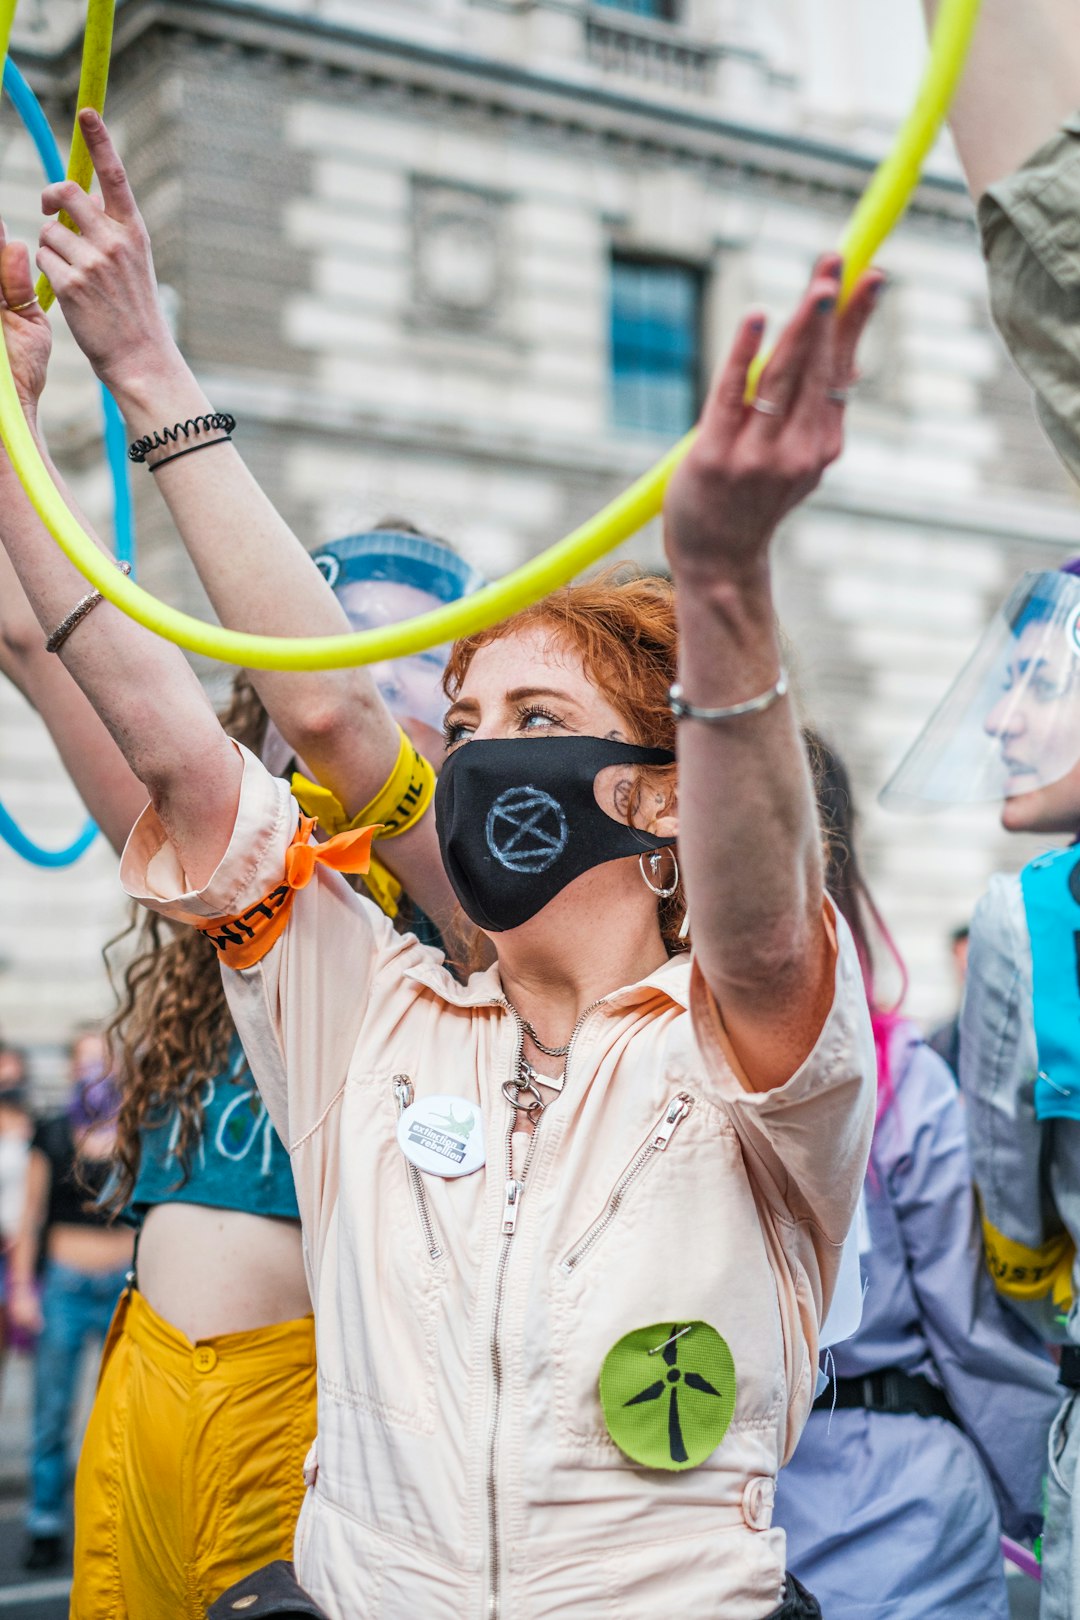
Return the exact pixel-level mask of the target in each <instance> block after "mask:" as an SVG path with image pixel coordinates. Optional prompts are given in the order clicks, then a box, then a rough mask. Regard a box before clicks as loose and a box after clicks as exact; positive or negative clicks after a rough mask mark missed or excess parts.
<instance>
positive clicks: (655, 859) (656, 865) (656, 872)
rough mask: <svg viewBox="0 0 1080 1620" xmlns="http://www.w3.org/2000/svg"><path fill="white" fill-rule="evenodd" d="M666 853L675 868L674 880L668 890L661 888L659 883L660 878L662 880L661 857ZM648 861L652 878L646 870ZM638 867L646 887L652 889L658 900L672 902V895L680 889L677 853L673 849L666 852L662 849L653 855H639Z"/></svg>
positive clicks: (654, 851) (656, 850) (655, 850)
mask: <svg viewBox="0 0 1080 1620" xmlns="http://www.w3.org/2000/svg"><path fill="white" fill-rule="evenodd" d="M665 853H666V854H668V855H670V856H671V860H672V864H673V865H674V867H675V876H674V877H673V878H672V880H671V882H670V884H669V885H668V887H667V888H666V889H665V888H663V887H662V886H661V884H660V882H659V878H660V857H661V855H663V854H665ZM646 861H648V863H649V866H650V868H651V870H652V876H651V877H650V876H649V873H648V872H647V871H646V870H645V862H646ZM638 867H639V869H640V871H641V879H642V882H643V883H644V885H645V887H646V888H647V889H650V890H651V891H652V893H653V894H655V895H656V897H657V899H659V900H670V899H671V897H672V895H673V894H675V893H676V892H677V891H678V887H679V858H678V856H677V855H676V853H675V851H674V850H673V849H669V850H666V851H665V850H662V849H654V850H653V852H652V854H651V855H639V856H638Z"/></svg>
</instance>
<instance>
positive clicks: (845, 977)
mask: <svg viewBox="0 0 1080 1620" xmlns="http://www.w3.org/2000/svg"><path fill="white" fill-rule="evenodd" d="M822 921H823V924H824V927H825V930H826V933H827V935H828V940H829V945H830V948H831V950H832V953H833V963H834V967H833V998H832V1005H831V1006H830V1008H829V1012H828V1015H827V1017H826V1019H825V1022H824V1024H823V1025H822V1027H821V1030H820V1033H819V1034H818V1038H817V1040H816V1041H815V1043H814V1046H813V1050H812V1051H811V1052H810V1053H809V1055H808V1056H807V1057H806V1058H805V1059H804V1060H803V1062H802V1063H801V1064H800V1065H799V1067H798V1069H796V1071H795V1073H794V1074H793V1075H792V1076H791V1078H790V1079H788V1080H785V1081H784V1083H783V1085H779V1086H773V1087H771V1088H770V1089H769V1090H767V1091H757V1090H755V1089H754V1087H752V1086H751V1085H750V1083H749V1081H748V1080H747V1079H746V1076H745V1074H744V1073H743V1070H742V1066H741V1065H740V1063H739V1060H738V1058H737V1057H736V1056H735V1053H734V1050H733V1048H732V1045H731V1041H730V1039H729V1037H728V1033H727V1030H726V1029H725V1028H724V1021H723V1018H722V1016H721V1013H720V1008H719V1006H718V1005H717V1002H716V998H715V996H714V995H713V993H712V991H711V990H710V989H709V986H708V985H707V983H706V982H705V978H704V975H703V974H702V972H701V969H700V968H699V967H698V965H697V963H696V962H695V963H694V967H693V972H692V976H691V980H690V1015H691V1018H692V1019H693V1025H694V1035H695V1037H696V1040H697V1043H698V1046H699V1047H700V1049H701V1052H702V1054H703V1055H704V1057H705V1059H706V1062H707V1063H708V1066H709V1072H710V1078H711V1079H712V1081H713V1083H714V1084H715V1086H716V1089H717V1092H718V1094H719V1095H720V1097H722V1098H723V1100H724V1101H725V1102H729V1103H737V1104H738V1106H739V1108H740V1109H741V1110H743V1111H745V1110H746V1109H747V1108H751V1109H755V1110H757V1111H759V1112H760V1113H763V1114H771V1113H775V1112H777V1111H779V1110H782V1109H783V1108H785V1107H790V1106H792V1105H793V1104H796V1103H801V1102H803V1101H805V1100H806V1099H807V1098H808V1097H811V1096H813V1095H815V1094H816V1093H818V1092H820V1091H822V1090H824V1089H826V1088H828V1087H830V1086H831V1085H833V1084H837V1083H845V1082H846V1083H850V1082H851V1081H852V1079H853V1078H855V1077H857V1076H858V1075H859V1074H860V1073H861V1071H862V1069H863V1067H864V1064H865V1061H866V1057H867V1053H868V1052H869V1055H870V1057H871V1059H872V1057H873V1051H874V1046H873V1035H872V1033H871V1030H870V1022H869V1013H868V1011H867V1004H866V990H865V987H864V985H863V978H862V970H861V968H860V966H859V959H858V956H857V954H856V951H855V943H854V941H853V939H852V937H851V930H850V929H849V928H848V926H847V923H846V922H845V921H844V919H843V918H842V917H841V916H840V915H839V913H838V912H836V911H835V908H834V907H833V904H832V901H831V900H830V901H827V902H826V906H825V911H824V914H823V918H822Z"/></svg>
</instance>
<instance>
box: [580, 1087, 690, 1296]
mask: <svg viewBox="0 0 1080 1620" xmlns="http://www.w3.org/2000/svg"><path fill="white" fill-rule="evenodd" d="M693 1106H694V1099H693V1097H692V1096H691V1095H690V1093H689V1092H688V1091H680V1092H679V1093H678V1095H677V1096H675V1097H672V1098H671V1100H670V1102H669V1103H668V1105H667V1107H666V1108H665V1109H664V1112H663V1113H662V1114H661V1115H660V1118H659V1119H658V1120H657V1122H656V1124H655V1125H654V1126H653V1128H652V1130H651V1132H650V1133H649V1137H648V1140H647V1141H645V1142H643V1143H642V1144H641V1146H640V1147H639V1148H638V1150H637V1152H636V1153H635V1154H634V1157H633V1158H632V1159H631V1160H630V1163H629V1164H628V1165H627V1167H626V1169H625V1170H624V1171H623V1173H622V1175H621V1176H620V1177H619V1179H618V1181H617V1182H616V1183H615V1185H614V1187H613V1188H612V1189H611V1192H610V1193H609V1194H608V1201H607V1203H606V1204H605V1205H604V1208H603V1210H602V1212H601V1213H600V1215H599V1216H598V1217H597V1219H596V1220H595V1221H593V1223H592V1225H591V1226H590V1227H589V1228H588V1230H587V1231H586V1232H585V1235H584V1236H583V1237H580V1238H578V1240H577V1242H576V1243H575V1244H574V1246H573V1248H572V1249H571V1250H570V1251H569V1253H568V1254H566V1255H565V1256H564V1257H563V1259H562V1260H561V1261H560V1262H559V1270H560V1271H561V1272H563V1273H564V1275H565V1276H567V1277H569V1276H570V1275H571V1273H572V1272H573V1271H574V1270H575V1269H576V1268H577V1266H579V1265H580V1263H581V1261H582V1260H584V1258H585V1256H586V1255H587V1254H588V1252H589V1250H590V1249H591V1248H592V1246H593V1244H594V1243H597V1242H598V1241H599V1240H600V1238H602V1237H603V1235H604V1233H605V1232H606V1231H607V1229H608V1227H609V1226H610V1225H611V1223H612V1221H614V1219H615V1217H616V1215H618V1213H619V1210H620V1208H621V1206H622V1202H623V1199H624V1198H625V1197H626V1195H627V1193H628V1192H629V1191H630V1188H631V1187H632V1186H633V1185H634V1182H635V1181H637V1179H638V1177H639V1176H641V1175H642V1174H643V1173H644V1171H645V1170H646V1169H647V1167H648V1166H649V1165H650V1164H651V1163H652V1162H653V1160H654V1159H655V1158H656V1155H657V1154H658V1153H665V1152H666V1151H667V1147H668V1144H669V1142H670V1141H671V1138H672V1137H673V1136H674V1135H675V1132H676V1131H677V1130H678V1128H679V1126H680V1125H681V1124H682V1122H683V1120H684V1119H685V1118H686V1116H687V1114H688V1113H689V1112H690V1110H691V1108H692V1107H693Z"/></svg>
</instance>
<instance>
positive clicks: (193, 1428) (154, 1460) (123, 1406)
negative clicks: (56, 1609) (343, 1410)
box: [71, 1292, 316, 1620]
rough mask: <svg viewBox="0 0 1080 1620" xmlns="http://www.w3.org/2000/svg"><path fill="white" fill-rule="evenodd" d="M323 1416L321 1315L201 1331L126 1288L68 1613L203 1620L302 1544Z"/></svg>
mask: <svg viewBox="0 0 1080 1620" xmlns="http://www.w3.org/2000/svg"><path fill="white" fill-rule="evenodd" d="M315 1428H316V1417H315V1330H314V1319H313V1318H312V1317H310V1316H306V1317H303V1318H302V1319H301V1320H299V1321H295V1322H282V1323H279V1324H277V1325H276V1326H274V1327H266V1328H258V1329H256V1330H254V1331H253V1332H250V1333H230V1334H225V1335H223V1336H222V1337H220V1338H217V1339H205V1340H202V1341H200V1343H198V1344H192V1343H191V1342H190V1340H188V1339H186V1338H185V1337H184V1335H183V1334H182V1333H179V1332H178V1331H177V1330H176V1328H174V1327H170V1325H169V1323H168V1322H165V1321H163V1320H162V1318H161V1317H160V1316H158V1315H157V1314H156V1312H154V1311H152V1310H151V1308H150V1306H149V1305H148V1304H147V1303H146V1301H145V1299H143V1297H142V1296H141V1295H140V1294H138V1293H135V1292H131V1293H128V1294H125V1295H124V1297H123V1298H122V1299H121V1301H120V1304H119V1305H118V1306H117V1310H116V1316H115V1317H114V1319H113V1324H112V1327H111V1328H110V1330H109V1336H108V1338H107V1340H106V1343H105V1352H104V1355H103V1357H102V1364H101V1375H100V1378H99V1380H98V1389H97V1396H96V1398H95V1401H94V1409H93V1412H92V1413H91V1416H90V1423H89V1426H88V1428H87V1431H86V1439H85V1442H84V1444H83V1449H82V1455H81V1456H80V1458H79V1467H78V1472H77V1474H76V1478H75V1578H74V1585H73V1588H72V1594H71V1620H203V1616H204V1615H205V1613H206V1610H207V1608H208V1606H209V1605H210V1604H211V1603H212V1602H213V1601H214V1599H215V1598H217V1597H219V1596H220V1595H221V1593H222V1592H223V1591H224V1590H225V1588H226V1587H227V1586H230V1585H231V1584H232V1583H233V1582H234V1581H238V1580H239V1579H240V1578H241V1577H242V1576H243V1575H245V1574H247V1573H248V1572H249V1571H251V1570H253V1569H257V1568H258V1567H259V1566H260V1565H261V1564H267V1563H269V1562H270V1561H271V1560H272V1559H275V1558H291V1557H292V1546H293V1532H294V1529H295V1526H296V1519H297V1515H298V1513H299V1511H300V1504H301V1501H302V1500H303V1495H304V1480H303V1463H304V1456H305V1454H306V1452H307V1449H308V1447H309V1446H310V1445H311V1442H312V1440H313V1439H314V1437H315Z"/></svg>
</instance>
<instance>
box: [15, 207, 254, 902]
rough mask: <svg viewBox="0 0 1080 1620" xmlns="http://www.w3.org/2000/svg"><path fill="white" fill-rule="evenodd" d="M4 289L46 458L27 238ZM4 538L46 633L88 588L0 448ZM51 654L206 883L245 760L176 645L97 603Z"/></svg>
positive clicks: (192, 870)
mask: <svg viewBox="0 0 1080 1620" xmlns="http://www.w3.org/2000/svg"><path fill="white" fill-rule="evenodd" d="M0 233H2V227H0ZM0 294H2V296H3V299H4V302H5V304H6V305H7V306H8V307H7V308H4V309H0V322H2V324H3V332H4V339H5V341H6V343H7V346H8V353H9V356H10V359H11V364H12V370H13V373H14V375H15V378H16V384H17V386H18V388H19V392H20V398H21V400H22V404H23V409H24V411H25V413H26V417H27V421H28V423H29V425H30V428H31V430H32V432H33V433H34V435H35V438H36V439H37V442H38V444H39V447H40V448H41V451H42V454H43V456H44V457H45V460H46V464H49V460H48V453H47V451H46V448H45V445H44V443H43V441H42V439H41V437H40V434H39V432H38V427H37V400H38V396H39V394H40V392H41V387H42V384H43V383H44V379H45V371H46V368H47V365H48V356H49V346H50V336H49V324H48V321H47V319H46V317H45V316H44V315H43V314H42V312H41V310H40V308H39V307H38V306H37V305H36V304H33V303H31V304H30V305H29V307H27V308H24V309H21V310H16V309H15V308H13V307H12V306H17V305H20V304H26V303H27V302H28V301H29V300H32V298H33V282H32V280H31V277H30V263H29V258H28V255H27V252H26V249H25V247H24V246H23V245H22V244H21V243H16V242H13V243H7V242H5V241H4V240H3V238H2V234H0ZM50 470H51V471H52V472H53V474H54V476H57V475H56V469H55V468H52V467H51V466H50ZM61 490H62V493H63V494H64V498H65V499H66V500H67V501H68V504H69V506H70V507H71V510H72V511H73V512H75V513H76V515H77V516H78V517H79V519H80V521H81V522H83V523H84V525H85V522H86V520H85V518H84V517H83V515H82V514H81V513H79V512H78V511H77V508H76V507H75V505H74V503H73V502H72V501H71V499H70V497H69V496H68V495H67V492H66V491H64V490H63V487H62V486H61ZM0 536H2V539H3V543H4V547H5V549H6V550H7V553H8V556H9V557H10V559H11V562H12V564H13V565H14V568H15V572H16V573H17V575H18V576H19V579H20V580H21V582H22V586H23V588H24V590H25V592H26V596H27V598H28V600H29V602H30V606H31V608H32V609H33V612H34V615H35V617H36V619H37V622H38V624H39V626H40V627H41V629H42V630H43V631H44V632H45V633H46V634H49V633H50V632H51V631H52V630H54V629H55V628H56V626H57V625H58V624H59V623H60V622H61V620H63V619H64V618H65V617H66V616H67V615H68V613H70V612H71V610H72V608H73V607H74V606H75V604H76V603H77V602H79V601H80V600H81V599H82V598H83V597H84V596H85V595H86V594H87V585H86V581H85V580H84V579H83V577H82V575H81V574H80V573H79V572H78V570H77V569H76V568H74V567H73V566H72V564H71V563H69V562H68V560H67V558H66V557H65V556H64V555H63V553H62V552H61V551H60V549H59V547H58V546H57V545H56V544H55V542H54V541H53V539H52V537H51V536H50V535H49V533H48V532H47V530H46V529H45V528H44V526H43V524H42V523H41V520H40V519H39V518H38V516H37V514H36V512H35V511H34V509H33V507H32V506H31V504H30V502H29V500H28V499H27V498H26V496H25V494H24V492H23V490H22V486H21V484H20V483H19V481H18V479H17V477H16V475H15V472H14V469H13V468H12V466H11V464H10V462H9V461H8V459H7V457H6V455H2V454H0ZM48 656H50V657H51V656H53V655H52V654H50V655H48ZM58 656H59V658H60V659H61V660H62V662H63V664H64V666H65V667H66V669H67V670H68V672H69V674H70V675H72V676H74V678H75V680H76V681H77V683H78V684H79V686H80V687H81V689H82V691H83V692H84V693H85V694H86V697H87V698H88V699H89V701H90V703H91V704H92V706H93V707H94V709H95V710H96V711H97V713H98V714H99V715H100V717H101V719H102V721H103V722H104V724H105V726H106V728H107V730H108V732H109V734H110V735H111V737H112V739H113V741H114V743H115V744H116V746H117V747H118V749H119V751H120V753H121V754H122V755H123V757H124V759H125V760H126V761H127V764H128V766H129V767H130V770H131V772H132V774H133V775H134V777H135V778H137V780H138V781H139V782H141V783H142V784H143V787H144V788H145V789H146V791H147V793H148V794H149V796H150V798H151V799H152V801H153V803H154V805H155V807H156V808H157V810H158V813H159V815H160V816H161V820H162V823H163V825H164V826H165V827H166V828H167V829H168V832H169V835H170V837H171V838H172V839H173V841H174V843H175V845H176V848H177V850H178V852H179V854H180V858H181V860H182V861H183V864H184V867H185V870H186V871H187V872H188V874H189V876H190V878H191V880H192V882H193V883H199V882H205V880H206V879H207V878H208V877H209V876H210V874H211V873H212V872H213V870H214V868H215V867H216V865H217V863H218V860H219V859H220V857H221V855H222V853H223V852H224V850H225V847H226V844H227V843H228V839H229V834H230V831H231V829H232V825H233V822H234V819H235V815H236V807H237V800H238V795H239V789H240V775H241V766H240V758H239V755H238V754H237V753H236V751H235V749H234V748H233V747H232V745H231V744H230V743H229V741H228V739H227V738H226V737H225V735H224V733H223V732H222V730H221V727H220V726H219V724H218V722H217V718H216V716H215V715H214V712H213V709H212V708H211V707H210V704H209V702H208V701H207V698H206V696H205V694H204V693H203V691H202V689H201V687H200V686H199V683H198V681H197V680H196V678H195V675H194V673H193V671H192V670H191V669H190V667H189V666H188V664H187V663H186V661H185V659H184V658H183V656H182V654H181V653H180V652H179V651H178V650H177V649H176V648H175V647H171V646H169V645H168V643H167V642H164V641H161V640H159V639H158V638H157V637H156V636H152V635H151V634H150V633H149V632H148V631H146V630H143V629H142V628H141V627H140V626H138V625H136V624H134V623H133V622H132V621H131V620H130V619H128V618H126V617H125V616H124V615H123V614H122V613H120V612H118V611H117V609H115V608H113V607H112V606H110V605H109V604H108V603H106V602H102V603H99V604H98V606H97V607H96V608H95V609H94V610H93V612H91V613H90V614H88V615H87V617H86V618H84V619H83V620H82V622H81V623H80V624H79V625H78V626H77V628H76V629H75V630H74V631H73V632H72V634H71V635H70V636H69V637H68V639H67V640H66V641H65V642H64V644H63V647H62V648H61V649H60V652H59V654H58Z"/></svg>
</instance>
